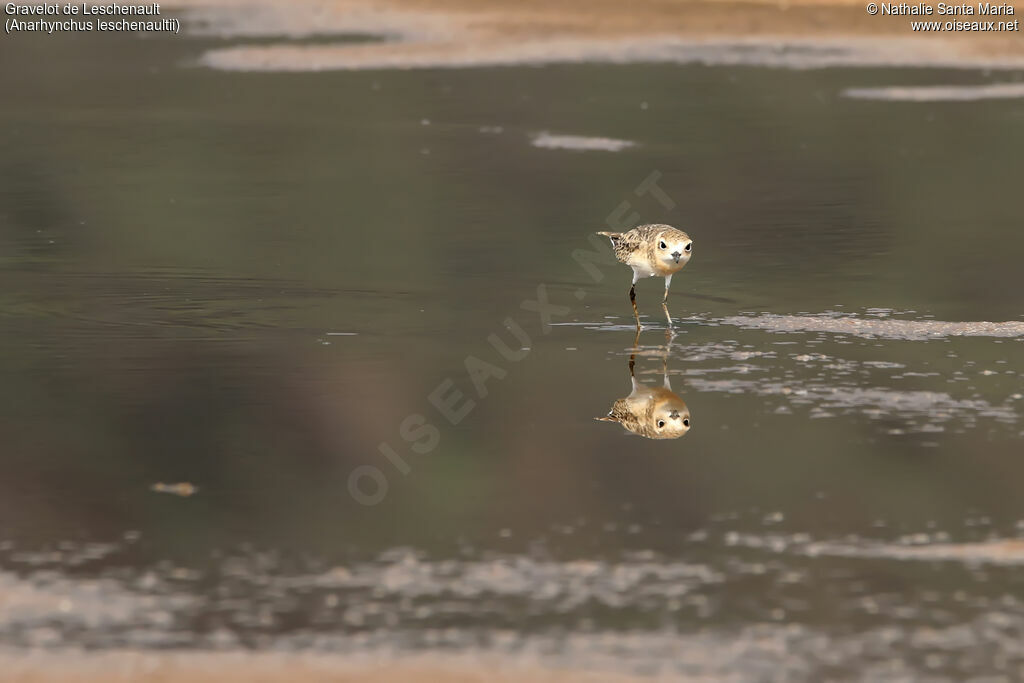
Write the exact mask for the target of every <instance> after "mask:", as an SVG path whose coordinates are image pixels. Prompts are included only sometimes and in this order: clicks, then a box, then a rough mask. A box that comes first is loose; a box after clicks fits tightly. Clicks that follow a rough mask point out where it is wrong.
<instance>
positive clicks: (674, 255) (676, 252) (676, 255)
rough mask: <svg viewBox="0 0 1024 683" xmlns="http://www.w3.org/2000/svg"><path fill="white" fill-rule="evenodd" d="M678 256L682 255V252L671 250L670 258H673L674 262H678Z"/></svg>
mask: <svg viewBox="0 0 1024 683" xmlns="http://www.w3.org/2000/svg"><path fill="white" fill-rule="evenodd" d="M680 256H682V254H680V253H679V252H678V251H673V252H672V258H674V259H675V260H676V263H679V257H680Z"/></svg>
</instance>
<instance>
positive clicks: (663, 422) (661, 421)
mask: <svg viewBox="0 0 1024 683" xmlns="http://www.w3.org/2000/svg"><path fill="white" fill-rule="evenodd" d="M664 426H665V421H664V420H658V429H661V428H662V427H664Z"/></svg>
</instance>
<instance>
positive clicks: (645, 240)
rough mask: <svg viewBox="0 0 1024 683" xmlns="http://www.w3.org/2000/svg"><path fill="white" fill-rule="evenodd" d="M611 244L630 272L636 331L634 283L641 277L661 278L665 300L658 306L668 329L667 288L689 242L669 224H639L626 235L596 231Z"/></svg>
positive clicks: (684, 259) (689, 248)
mask: <svg viewBox="0 0 1024 683" xmlns="http://www.w3.org/2000/svg"><path fill="white" fill-rule="evenodd" d="M597 234H598V235H604V236H605V237H607V238H609V239H610V240H611V241H612V249H614V250H615V258H616V259H618V260H619V261H620V262H622V263H625V264H626V265H627V266H629V267H630V268H632V269H633V284H632V285H631V286H630V288H629V301H630V303H632V304H633V317H634V318H635V319H636V326H637V328H638V329H639V328H640V313H639V312H638V311H637V308H636V281H637V280H639V279H640V278H642V277H655V276H657V277H663V278H665V297H664V298H663V299H662V300H661V307H662V309H663V310H664V311H665V319H666V320H667V321H668V325H669V327H672V316H671V315H669V312H668V286H669V285H670V284H671V283H672V276H673V275H675V274H676V273H678V272H679V271H680V270H682V269H683V266H685V265H686V264H687V262H688V261H689V260H690V255H691V254H692V253H693V240H691V239H690V236H689V235H687V234H686V233H685V232H683V231H682V230H676V229H675V228H673V227H672V226H671V225H662V224H660V223H658V224H654V225H640V226H637V227H635V228H633V229H632V230H630V231H629V232H599V233H597Z"/></svg>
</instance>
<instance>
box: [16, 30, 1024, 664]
mask: <svg viewBox="0 0 1024 683" xmlns="http://www.w3.org/2000/svg"><path fill="white" fill-rule="evenodd" d="M215 42H216V41H210V40H206V39H203V40H198V39H188V38H184V39H181V40H174V41H160V40H151V41H136V40H129V39H125V40H123V41H111V42H104V43H103V44H102V45H101V44H100V43H99V42H90V41H89V40H86V39H77V38H74V37H67V38H66V39H63V38H62V40H61V41H59V42H58V41H52V42H46V39H45V37H41V38H38V39H31V40H30V39H24V38H19V39H18V40H9V41H4V42H3V44H2V46H0V50H2V51H3V55H2V59H0V91H3V92H4V93H7V94H8V95H10V93H17V97H5V98H4V102H3V105H2V107H0V320H2V327H0V329H2V333H0V406H2V408H0V416H2V417H0V432H2V439H0V442H2V443H3V448H2V457H0V517H2V520H3V526H2V530H0V534H2V537H0V594H2V595H3V596H4V597H3V600H4V601H5V607H4V609H3V612H2V617H0V642H2V644H3V645H4V646H6V647H15V648H23V647H26V646H38V647H44V648H54V649H61V648H66V647H69V646H70V647H75V646H86V647H92V648H115V647H116V648H120V647H140V648H168V647H189V648H228V649H232V648H238V647H256V648H286V649H318V648H320V649H325V650H330V651H332V652H338V651H341V652H346V651H366V650H367V649H374V648H379V649H381V650H383V651H403V652H404V651H418V650H421V649H424V648H425V649H430V650H437V649H443V650H448V649H451V650H454V651H460V652H462V651H492V650H493V651H497V652H499V653H512V654H517V655H519V654H524V653H525V654H528V655H530V656H537V657H541V658H544V659H545V660H548V659H550V660H552V661H555V662H557V663H559V664H562V665H567V666H570V667H590V668H598V669H602V668H608V669H621V670H625V671H629V672H634V673H658V672H661V673H666V674H669V675H680V674H691V675H707V676H717V677H726V676H733V677H739V678H741V679H744V680H757V679H769V678H772V677H781V678H787V679H800V678H809V679H814V680H821V678H822V677H840V678H847V677H854V678H867V679H874V680H878V679H880V678H885V677H895V676H900V675H910V676H922V675H926V674H930V675H933V676H936V677H939V678H953V679H961V678H965V677H968V676H983V675H993V676H1004V677H1006V678H1007V679H1009V678H1015V677H1018V676H1022V675H1024V669H1022V667H1024V646H1022V642H1024V641H1022V640H1021V638H1020V635H1021V632H1022V630H1024V603H1022V602H1021V597H1020V596H1021V591H1022V588H1024V583H1022V580H1021V576H1020V565H1021V564H1024V542H1021V541H1015V540H1013V539H1014V538H1015V537H1017V536H1018V535H1019V534H1022V533H1024V531H1022V529H1024V497H1022V495H1021V482H1022V481H1024V461H1022V459H1021V457H1020V456H1021V443H1022V438H1021V437H1022V434H1024V423H1022V419H1021V418H1022V410H1024V398H1022V394H1024V381H1022V378H1021V376H1020V374H1019V372H1020V368H1021V363H1022V360H1024V345H1022V341H1021V339H1022V336H1021V325H1022V323H1021V320H1022V316H1024V308H1022V305H1024V304H1022V299H1021V291H1022V286H1024V269H1021V267H1020V264H1021V262H1022V258H1024V233H1021V231H1020V225H1021V219H1022V217H1024V213H1022V209H1021V204H1020V201H1019V191H1020V181H1021V174H1020V158H1021V149H1022V145H1024V133H1022V130H1024V127H1022V125H1021V124H1022V123H1024V114H1022V109H1021V106H1020V104H1019V102H1018V101H1014V100H994V101H975V102H950V103H944V102H891V101H873V100H862V99H852V98H848V97H844V96H843V95H842V93H843V92H844V91H845V90H847V89H849V88H867V87H885V86H889V85H901V86H906V85H923V86H926V85H948V84H950V83H954V84H955V83H960V84H975V83H980V82H982V80H981V76H980V75H978V74H974V73H972V72H963V73H959V72H954V73H950V72H941V71H929V70H921V71H897V70H890V71H885V70H854V69H844V70H822V71H813V70H812V71H803V72H789V71H777V70H768V69H754V68H705V67H698V66H690V67H677V66H665V65H657V66H653V65H652V66H642V65H641V66H601V65H594V66H583V65H577V66H558V67H549V68H506V69H479V70H474V69H469V70H456V71H421V72H401V71H395V72H390V71H380V72H351V73H323V74H281V75H266V74H248V73H218V72H214V71H210V70H206V69H202V68H197V67H194V66H192V64H193V63H194V58H195V56H196V55H197V54H199V53H200V52H201V50H202V49H205V48H207V47H209V46H210V45H211V44H213V43H215ZM43 54H45V55H46V56H47V59H40V58H39V57H40V56H41V55H43ZM561 136H572V137H575V138H576V139H577V140H579V139H583V140H584V141H585V142H584V143H582V145H581V144H573V143H572V137H570V143H569V144H553V143H550V144H543V145H538V144H534V142H535V141H536V140H538V139H542V140H546V141H549V142H550V140H552V139H554V140H556V141H557V140H559V139H561V140H562V141H563V143H564V138H563V137H561ZM616 141H618V142H622V141H626V142H628V143H631V144H617V143H616ZM574 147H575V148H574ZM652 174H655V175H654V176H652ZM652 177H653V178H655V179H656V182H657V183H658V187H660V188H661V189H662V190H663V191H664V193H665V196H664V197H662V196H660V195H656V194H655V193H652V192H644V191H641V192H638V191H637V188H639V187H641V185H642V184H643V183H644V182H645V181H649V180H650V179H651V178H652ZM666 198H667V201H665V200H666ZM668 205H671V208H666V207H667V206H668ZM622 218H625V219H627V220H628V219H632V220H634V221H637V220H638V221H642V222H666V223H671V224H673V225H676V226H677V227H680V228H682V229H685V230H687V231H688V232H689V233H690V235H691V236H693V238H694V240H695V249H694V257H693V259H692V261H691V262H690V264H689V265H688V266H687V268H686V269H685V270H684V271H683V272H682V273H680V274H679V275H677V276H676V277H675V281H674V283H673V289H672V298H671V300H670V307H671V309H672V312H673V314H674V315H675V318H676V321H677V330H676V331H677V334H676V335H675V336H674V337H672V338H671V341H670V343H666V337H665V332H664V329H663V328H664V321H663V319H662V318H661V310H660V307H659V302H660V295H661V281H660V280H654V281H650V280H648V281H643V282H641V283H640V285H639V287H638V289H639V294H638V297H639V304H640V310H641V313H642V314H643V316H644V317H645V319H646V322H647V324H648V325H649V328H650V329H648V330H646V331H645V332H644V333H643V334H642V335H641V337H640V339H639V341H638V342H637V347H634V339H633V330H632V326H631V319H632V316H631V311H630V308H629V302H628V299H627V290H628V287H629V277H630V276H629V272H628V269H626V268H625V267H623V266H619V265H614V264H605V263H598V264H596V265H595V266H593V267H592V269H591V271H589V272H588V270H586V269H584V268H582V267H581V266H580V264H579V263H578V262H577V261H576V260H574V259H573V256H572V254H573V252H574V250H579V249H583V250H591V249H592V248H593V247H592V245H591V243H590V242H589V241H588V237H587V236H588V234H590V233H592V232H594V231H596V230H608V229H610V228H609V220H612V221H614V220H617V219H622ZM594 272H597V273H598V274H599V275H600V281H595V277H594V275H593V273H594ZM539 286H543V290H542V292H541V295H543V296H546V297H547V299H548V300H549V301H550V304H551V305H552V306H557V307H558V310H557V311H554V312H553V313H552V314H551V318H550V323H552V324H551V325H549V326H546V325H544V324H543V321H542V318H541V316H540V315H538V313H537V312H536V311H535V310H531V309H535V308H537V306H536V305H535V303H533V304H531V303H530V302H536V301H537V300H538V295H539V292H538V287H539ZM524 302H526V307H525V308H524V306H523V304H524ZM541 308H544V307H541ZM544 310H546V309H544ZM506 319H511V320H512V321H513V323H514V325H513V327H514V328H515V329H518V330H519V332H521V334H523V335H525V338H526V341H525V342H523V341H522V340H521V339H519V338H517V336H516V334H514V333H513V331H510V330H509V329H508V328H507V327H506V326H504V324H503V323H504V321H505V320H506ZM984 321H988V322H995V323H1007V324H1005V325H994V326H992V325H989V326H985V325H975V324H973V323H979V322H984ZM946 323H958V325H948V324H946ZM959 323H968V324H967V325H959ZM492 334H493V335H498V337H499V338H500V339H501V340H502V341H503V342H504V343H505V345H506V346H507V347H508V351H509V352H510V353H509V354H508V355H509V356H512V357H514V358H516V360H509V359H508V358H506V357H503V356H502V355H501V354H500V353H499V352H498V351H497V350H496V349H495V347H494V346H493V345H492V344H491V343H489V341H488V336H489V335H492ZM511 352H515V353H511ZM631 355H635V367H634V373H635V376H636V378H637V380H638V381H639V382H641V383H643V384H646V385H650V386H654V387H658V386H661V384H662V380H663V376H662V373H663V369H664V368H667V372H668V376H669V379H670V382H671V386H672V389H673V391H674V392H675V393H676V394H678V396H679V400H680V401H682V402H684V404H685V407H686V408H687V409H688V410H689V413H690V415H691V419H692V426H691V428H690V429H689V431H688V432H687V433H686V434H685V435H683V436H682V437H681V438H678V439H667V440H649V439H644V438H642V437H639V436H636V435H632V434H630V433H629V432H628V431H627V430H625V429H623V428H622V427H620V426H619V425H617V424H609V423H606V422H601V421H595V419H594V418H595V417H600V416H604V415H606V414H607V412H608V410H609V407H610V406H612V405H613V403H614V402H615V400H616V399H619V398H622V397H624V396H626V395H627V394H628V393H629V391H630V388H631V383H630V367H629V365H630V356H631ZM467 357H473V358H474V359H475V360H472V361H470V365H471V366H473V367H476V368H477V369H478V371H479V369H480V368H485V371H486V372H489V373H490V374H491V375H494V376H492V377H490V378H489V379H487V380H486V382H485V384H484V386H485V391H486V396H480V395H479V391H480V390H479V388H478V387H475V386H474V383H473V378H472V377H471V376H470V375H469V374H468V372H467V367H466V364H467ZM484 363H486V364H487V365H484ZM477 379H478V381H482V380H480V378H479V377H478V378H477ZM448 380H450V382H451V384H448ZM439 387H441V389H440V390H439V389H438V388H439ZM438 391H440V395H441V396H443V397H444V400H447V401H452V405H453V406H455V407H456V408H459V409H461V410H462V412H466V414H465V417H464V418H463V419H461V420H460V421H459V422H458V424H454V425H453V424H451V422H449V421H448V420H447V419H446V418H445V417H444V415H443V414H442V412H441V411H439V410H438V409H437V407H435V406H434V405H432V402H431V400H430V398H429V396H430V395H431V394H432V393H434V392H438ZM456 391H457V392H460V393H461V394H462V397H461V398H453V392H456ZM468 401H472V402H473V403H472V408H468V406H469V405H470V404H469V403H468ZM410 415H414V416H416V415H419V416H422V420H419V419H418V418H413V420H412V421H411V422H408V423H406V432H405V436H410V435H411V433H410V431H409V430H415V429H418V430H420V431H416V432H415V434H413V435H411V440H412V441H413V442H414V443H412V444H410V443H408V442H407V440H406V439H404V438H403V433H402V425H403V422H405V421H406V420H407V418H409V416H410ZM424 423H426V425H429V427H427V426H424ZM432 429H436V432H434V431H432ZM434 441H436V442H437V443H436V447H434V448H433V449H429V448H428V447H427V446H429V445H432V443H433V442H434ZM381 444H386V445H387V447H386V448H385V451H386V452H388V453H391V458H390V459H389V458H388V457H386V456H385V455H384V454H383V453H382V451H381V450H380V448H381ZM417 445H418V446H420V447H421V450H430V452H429V453H427V454H421V453H418V452H417V451H416V450H414V448H413V447H414V446H417ZM367 465H368V466H371V467H374V468H377V470H376V471H378V472H379V475H376V477H377V478H376V479H375V480H369V479H362V480H360V485H361V486H362V487H363V489H362V490H363V491H364V494H374V495H373V497H375V498H379V499H380V500H379V502H377V504H375V505H363V504H360V503H359V502H357V501H356V500H355V499H354V497H353V495H352V493H351V491H350V476H351V475H352V473H353V471H358V472H366V471H368V470H365V469H364V470H357V468H359V467H360V466H367ZM403 470H404V473H403ZM177 483H188V484H190V485H192V486H194V487H196V490H194V491H193V490H191V489H189V488H188V487H184V488H175V487H173V486H165V487H163V489H162V490H154V489H153V487H154V485H156V484H168V485H170V484H177ZM375 485H376V486H377V487H378V488H377V489H374V486H375ZM381 486H386V490H385V489H384V488H380V487H381ZM159 488H160V487H158V489H159ZM178 493H186V494H191V495H185V496H182V495H177V494H178Z"/></svg>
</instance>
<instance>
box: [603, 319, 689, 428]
mask: <svg viewBox="0 0 1024 683" xmlns="http://www.w3.org/2000/svg"><path fill="white" fill-rule="evenodd" d="M639 343H640V333H639V332H637V335H636V338H635V339H634V340H633V353H631V354H630V356H629V380H630V382H632V386H633V390H632V391H631V392H630V393H629V396H626V397H625V398H620V399H619V400H617V401H615V403H614V404H613V405H612V409H611V410H609V411H608V415H606V416H604V417H596V418H594V419H595V420H600V421H602V422H618V423H619V424H620V425H622V426H623V427H625V428H626V430H627V431H630V432H632V433H634V434H639V435H640V436H642V437H645V438H647V439H678V438H679V437H681V436H682V435H683V434H685V433H686V432H688V431H690V409H689V408H687V407H686V403H685V402H684V401H683V399H681V398H680V397H679V395H678V394H676V393H675V392H674V391H672V385H671V384H670V383H669V380H668V356H669V353H670V352H671V346H672V335H671V333H670V332H666V333H665V346H663V347H662V351H663V354H662V365H661V371H662V384H661V386H657V385H652V386H648V385H646V384H642V383H640V382H638V381H637V379H636V372H635V367H636V355H637V351H638V350H639Z"/></svg>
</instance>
